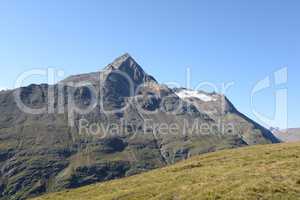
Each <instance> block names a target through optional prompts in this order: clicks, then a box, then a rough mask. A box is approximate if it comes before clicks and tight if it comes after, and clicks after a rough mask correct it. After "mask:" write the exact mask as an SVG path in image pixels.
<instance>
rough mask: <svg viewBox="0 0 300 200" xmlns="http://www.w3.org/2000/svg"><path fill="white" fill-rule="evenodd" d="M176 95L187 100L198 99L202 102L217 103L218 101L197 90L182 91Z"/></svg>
mask: <svg viewBox="0 0 300 200" xmlns="http://www.w3.org/2000/svg"><path fill="white" fill-rule="evenodd" d="M176 95H177V96H179V97H180V98H181V99H187V98H197V99H200V100H201V101H205V102H208V101H216V100H217V99H216V98H214V97H212V96H209V95H207V94H204V93H201V92H199V91H196V90H186V89H184V90H180V91H179V92H176Z"/></svg>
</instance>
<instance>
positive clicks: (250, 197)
mask: <svg viewBox="0 0 300 200" xmlns="http://www.w3.org/2000/svg"><path fill="white" fill-rule="evenodd" d="M85 199H89V200H143V199H151V200H159V199H161V200H185V199H186V200H220V199H224V200H266V199H269V200H283V199H284V200H296V199H300V143H285V144H275V145H258V146H252V147H245V148H240V149H234V150H223V151H219V152H215V153H208V154H205V155H201V156H196V157H193V158H191V159H189V160H186V161H182V162H179V163H177V164H175V165H173V166H169V167H165V168H162V169H158V170H153V171H151V172H147V173H144V174H140V175H136V176H132V177H128V178H123V179H119V180H114V181H109V182H105V183H100V184H94V185H90V186H86V187H82V188H79V189H74V190H67V191H62V192H58V193H53V194H48V195H45V196H42V197H39V198H36V199H35V200H85Z"/></svg>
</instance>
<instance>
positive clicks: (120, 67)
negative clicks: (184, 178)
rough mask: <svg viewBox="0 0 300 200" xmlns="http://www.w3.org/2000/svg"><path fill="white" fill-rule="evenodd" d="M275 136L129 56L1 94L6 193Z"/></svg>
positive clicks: (85, 180) (96, 178)
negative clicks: (92, 69)
mask: <svg viewBox="0 0 300 200" xmlns="http://www.w3.org/2000/svg"><path fill="white" fill-rule="evenodd" d="M278 142H279V140H278V139H277V138H276V137H274V136H273V134H272V133H271V132H270V131H269V130H267V129H265V128H264V127H262V126H260V125H259V124H257V123H256V122H254V121H253V120H251V119H249V118H248V117H246V116H245V115H243V114H242V113H240V112H239V111H238V110H237V109H236V108H235V107H234V106H233V104H232V103H231V102H230V101H229V100H228V99H227V98H226V96H224V95H222V94H217V93H207V92H203V91H194V90H190V89H185V88H169V87H168V86H166V85H163V84H159V83H158V82H157V81H156V80H155V79H154V78H153V77H152V76H151V75H149V74H147V73H146V72H145V71H144V70H143V69H142V67H141V66H140V65H139V64H138V63H137V62H136V61H135V60H134V59H133V58H132V57H131V56H130V55H129V54H125V55H122V56H120V57H119V58H117V59H116V60H115V61H113V62H112V63H111V64H109V65H107V66H106V67H105V68H104V69H103V70H102V71H99V72H94V73H89V74H81V75H75V76H71V77H68V78H66V79H65V80H63V81H60V82H58V83H57V84H55V85H48V84H40V85H36V84H32V85H29V86H27V87H22V88H16V89H14V90H5V91H1V92H0V166H1V171H0V173H1V175H0V177H1V179H0V199H1V200H6V199H7V200H8V199H9V200H12V199H25V198H28V197H34V196H38V195H41V194H43V193H48V192H55V191H60V190H63V189H69V188H77V187H80V186H84V185H88V184H92V183H95V182H101V181H106V180H111V179H116V178H121V177H125V176H130V175H133V174H137V173H140V172H144V171H148V170H151V169H155V168H159V167H163V166H166V165H169V164H172V163H175V162H177V161H179V160H183V159H187V158H189V157H191V156H193V155H197V154H203V153H206V152H212V151H217V150H221V149H229V148H236V147H242V146H247V145H254V144H268V143H278Z"/></svg>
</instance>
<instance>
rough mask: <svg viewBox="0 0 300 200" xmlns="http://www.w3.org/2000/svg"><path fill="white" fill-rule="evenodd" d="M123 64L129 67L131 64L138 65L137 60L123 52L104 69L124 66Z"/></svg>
mask: <svg viewBox="0 0 300 200" xmlns="http://www.w3.org/2000/svg"><path fill="white" fill-rule="evenodd" d="M126 63H127V64H126ZM124 64H125V65H126V67H130V66H132V65H138V64H137V62H136V61H135V60H134V59H133V58H132V57H131V55H130V54H129V53H125V54H123V55H121V56H119V57H117V58H116V59H115V60H114V61H113V62H112V63H110V64H109V65H108V66H107V67H106V69H107V68H109V69H110V68H114V69H120V67H122V66H124ZM128 64H129V65H128Z"/></svg>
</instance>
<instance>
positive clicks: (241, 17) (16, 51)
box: [0, 0, 300, 127]
mask: <svg viewBox="0 0 300 200" xmlns="http://www.w3.org/2000/svg"><path fill="white" fill-rule="evenodd" d="M299 11H300V1H298V0H289V1H284V0H264V1H261V0H227V1H223V0H218V1H216V0H207V1H201V0H194V1H192V0H184V1H183V0H180V1H179V0H177V1H176V0H170V1H163V0H149V1H146V0H118V1H116V0H109V1H101V0H98V1H96V0H95V1H92V0H87V1H81V0H69V1H68V0H64V1H60V0H51V1H50V0H49V1H38V0H36V1H33V0H27V1H22V0H19V1H15V0H2V1H1V2H0V68H1V76H0V77H1V79H0V87H6V88H12V87H13V86H14V81H15V80H16V78H17V76H18V75H19V74H20V73H22V72H24V71H26V70H29V69H32V68H47V67H55V68H58V69H63V70H64V71H65V73H66V75H70V74H77V73H84V72H92V71H97V70H99V69H101V68H102V67H103V66H105V65H106V64H107V63H109V62H110V61H111V60H113V59H114V58H115V57H117V56H118V55H120V54H122V53H124V52H129V53H130V54H131V55H132V56H133V57H134V58H136V60H137V61H138V62H139V63H140V64H141V65H142V66H143V68H144V69H145V71H147V72H148V73H149V74H152V75H153V76H155V77H156V79H157V80H158V81H160V82H167V81H179V82H180V84H182V85H183V86H184V85H185V79H186V76H185V69H186V67H187V66H188V67H190V69H191V72H192V77H191V79H192V86H195V85H196V84H197V83H199V82H201V81H210V82H212V83H214V84H221V83H222V82H231V81H234V83H235V84H234V86H233V87H232V88H231V89H230V90H229V92H228V93H227V95H228V97H229V98H230V99H231V100H232V102H233V103H234V104H235V105H236V107H237V108H238V109H239V110H241V111H242V112H244V113H245V114H246V115H248V116H250V117H251V118H254V119H255V120H257V119H256V117H255V116H254V115H253V112H252V108H251V106H250V92H251V89H252V88H253V86H254V85H255V83H256V82H257V81H259V80H261V79H263V78H265V77H266V76H267V75H269V74H272V73H273V72H274V71H276V70H277V69H280V68H281V67H283V66H287V67H288V73H289V76H288V83H287V84H286V85H285V86H283V87H288V93H289V104H288V105H289V110H288V111H289V112H288V114H289V115H288V117H289V126H290V127H300V115H299V113H300V106H299V102H300V93H299V85H300V84H299V75H300V12H299ZM32 82H34V80H32ZM281 87H282V86H281ZM275 91H276V87H274V88H270V89H268V90H265V91H263V92H262V93H260V94H259V95H257V97H256V99H255V106H256V109H257V110H259V111H260V112H262V113H264V114H265V115H269V116H271V115H272V114H273V113H272V112H273V111H274V105H275V103H274V95H273V94H274V92H275ZM278 126H281V125H280V124H278Z"/></svg>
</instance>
